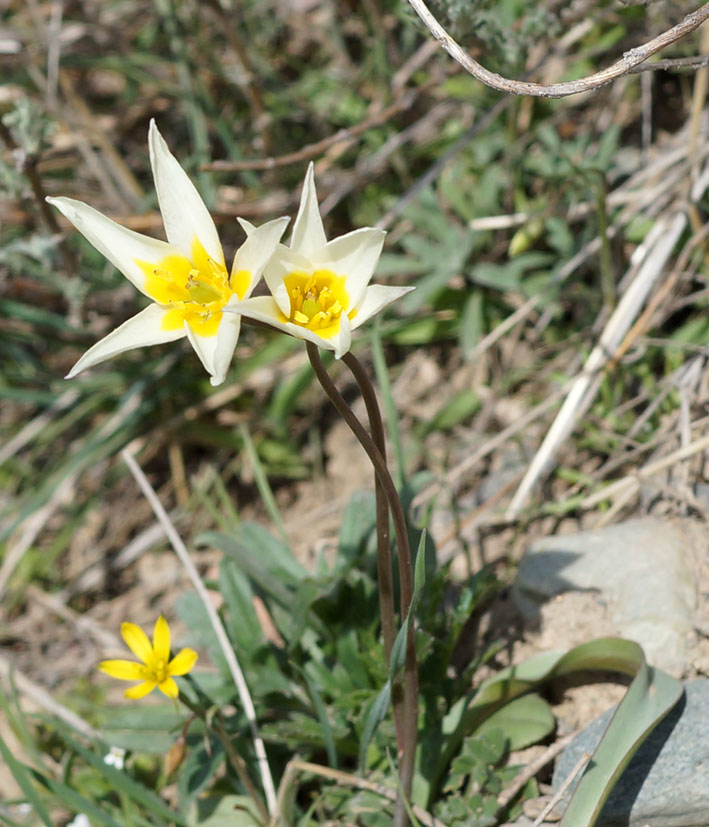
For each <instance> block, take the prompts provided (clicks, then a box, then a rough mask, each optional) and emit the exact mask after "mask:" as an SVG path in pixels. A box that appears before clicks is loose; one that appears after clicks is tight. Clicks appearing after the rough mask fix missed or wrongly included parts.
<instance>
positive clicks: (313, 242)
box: [290, 161, 327, 256]
mask: <svg viewBox="0 0 709 827" xmlns="http://www.w3.org/2000/svg"><path fill="white" fill-rule="evenodd" d="M326 243H327V237H326V235H325V229H324V228H323V223H322V218H321V217H320V209H319V207H318V195H317V193H316V192H315V168H314V167H313V162H312V161H311V162H310V163H309V164H308V171H307V172H306V173H305V181H304V182H303V192H302V194H301V196H300V206H299V207H298V215H297V216H296V219H295V221H294V222H293V235H292V236H291V242H290V247H291V250H295V251H296V252H298V253H301V254H302V255H304V256H312V254H313V253H315V252H317V251H318V250H320V249H321V248H322V247H324V246H325V244H326Z"/></svg>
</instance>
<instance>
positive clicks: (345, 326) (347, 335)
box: [325, 313, 352, 359]
mask: <svg viewBox="0 0 709 827" xmlns="http://www.w3.org/2000/svg"><path fill="white" fill-rule="evenodd" d="M325 341H330V342H332V349H333V350H334V351H335V359H342V357H343V356H344V355H345V353H347V351H348V350H349V349H350V345H351V344H352V327H351V325H350V320H349V319H348V318H347V316H346V315H345V314H344V313H343V314H342V316H341V317H340V329H339V330H338V332H337V333H336V334H335V335H334V336H333V337H332V338H331V339H329V340H327V339H326V340H325Z"/></svg>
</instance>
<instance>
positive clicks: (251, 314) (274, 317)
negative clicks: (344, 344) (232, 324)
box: [230, 296, 344, 352]
mask: <svg viewBox="0 0 709 827" xmlns="http://www.w3.org/2000/svg"><path fill="white" fill-rule="evenodd" d="M230 309H233V310H234V312H236V313H240V314H241V315H242V316H246V317H248V318H249V319H256V321H259V322H263V323H264V324H267V325H270V326H271V327H275V328H276V329H277V330H282V331H283V332H284V333H288V334H290V335H291V336H294V337H295V338H296V339H303V340H304V341H308V342H313V343H314V344H316V345H318V347H324V348H326V349H327V350H334V349H335V338H336V336H337V334H336V335H335V336H333V337H332V338H331V339H325V338H323V337H322V336H318V334H317V333H316V332H315V331H314V330H310V329H309V328H307V327H301V326H300V325H297V324H293V322H289V321H288V320H287V319H286V318H285V317H284V315H283V314H282V313H281V311H280V309H279V307H278V305H277V304H276V302H275V301H274V300H273V299H272V298H271V296H252V297H251V298H250V299H245V300H244V301H243V302H236V303H234V304H233V305H231V306H230ZM343 318H344V316H343ZM343 352H344V351H343Z"/></svg>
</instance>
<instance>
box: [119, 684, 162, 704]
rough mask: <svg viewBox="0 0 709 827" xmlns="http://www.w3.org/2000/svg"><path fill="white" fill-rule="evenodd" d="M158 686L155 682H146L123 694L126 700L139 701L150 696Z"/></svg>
mask: <svg viewBox="0 0 709 827" xmlns="http://www.w3.org/2000/svg"><path fill="white" fill-rule="evenodd" d="M156 686H157V684H156V683H155V681H145V682H144V683H139V684H138V686H131V687H130V689H126V691H125V692H124V693H123V694H124V695H125V697H126V698H130V699H131V700H133V701H137V700H139V699H140V698H144V697H145V696H146V695H149V694H150V693H151V692H152V691H153V689H155V687H156Z"/></svg>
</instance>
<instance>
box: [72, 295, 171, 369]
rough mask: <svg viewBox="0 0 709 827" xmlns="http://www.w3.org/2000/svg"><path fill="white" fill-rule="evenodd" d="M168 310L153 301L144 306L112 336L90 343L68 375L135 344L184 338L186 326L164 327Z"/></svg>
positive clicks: (113, 332) (141, 344)
mask: <svg viewBox="0 0 709 827" xmlns="http://www.w3.org/2000/svg"><path fill="white" fill-rule="evenodd" d="M168 312H169V311H168V310H167V309H166V308H164V307H161V306H160V305H158V304H151V305H149V306H148V307H146V308H145V310H141V311H140V313H137V314H136V315H135V316H133V317H132V318H130V319H128V321H127V322H123V324H122V325H121V326H120V327H117V328H116V329H115V330H114V331H112V332H111V333H109V334H108V336H104V337H103V339H101V340H100V341H98V342H96V344H95V345H94V346H93V347H90V348H89V349H88V350H87V351H86V353H85V354H84V355H83V356H82V357H81V359H79V361H78V362H77V363H76V364H75V365H74V367H73V368H72V369H71V370H70V371H69V373H68V374H67V375H66V378H67V379H72V378H73V377H74V376H76V375H77V373H81V371H82V370H86V368H90V367H93V366H94V365H98V364H99V363H100V362H104V361H105V360H106V359H110V358H111V357H112V356H117V355H118V354H119V353H125V351H127V350H133V348H136V347H143V346H144V345H160V344H163V343H164V342H174V341H175V339H180V338H182V337H183V336H184V335H185V331H184V328H182V327H178V328H176V329H174V328H173V329H172V330H163V329H162V322H163V319H164V318H165V315H166V314H167V313H168Z"/></svg>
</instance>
